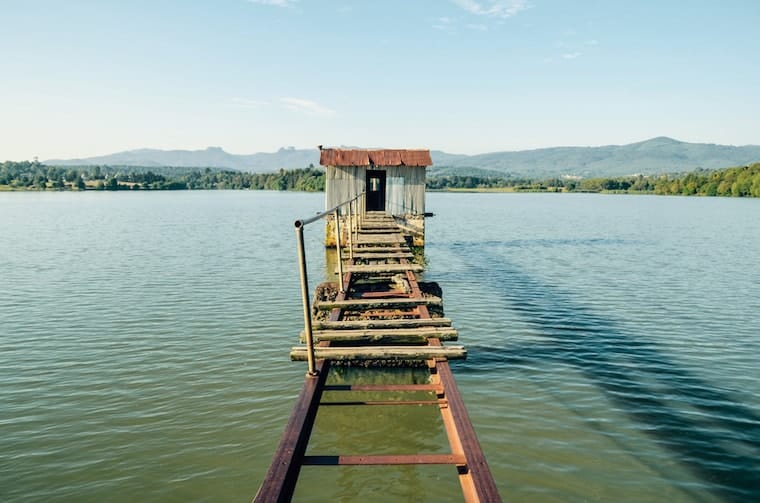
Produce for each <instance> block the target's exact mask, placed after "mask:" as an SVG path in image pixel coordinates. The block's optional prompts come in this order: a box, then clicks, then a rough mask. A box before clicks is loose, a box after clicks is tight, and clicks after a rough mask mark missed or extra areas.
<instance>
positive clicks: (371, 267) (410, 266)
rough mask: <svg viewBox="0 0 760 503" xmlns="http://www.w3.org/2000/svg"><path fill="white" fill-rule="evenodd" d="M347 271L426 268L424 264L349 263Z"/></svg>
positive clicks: (419, 270)
mask: <svg viewBox="0 0 760 503" xmlns="http://www.w3.org/2000/svg"><path fill="white" fill-rule="evenodd" d="M345 270H346V271H349V272H358V273H365V274H366V273H384V272H406V271H413V272H421V271H424V270H425V266H424V265H422V264H372V265H347V266H346V267H345Z"/></svg>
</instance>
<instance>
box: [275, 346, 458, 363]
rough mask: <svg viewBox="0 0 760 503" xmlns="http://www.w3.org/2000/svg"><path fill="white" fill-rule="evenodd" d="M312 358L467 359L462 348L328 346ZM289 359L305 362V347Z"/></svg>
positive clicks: (293, 351)
mask: <svg viewBox="0 0 760 503" xmlns="http://www.w3.org/2000/svg"><path fill="white" fill-rule="evenodd" d="M314 356H315V358H317V359H320V360H322V359H324V360H430V359H435V358H446V359H449V360H464V359H465V358H467V350H466V349H465V348H464V346H363V347H362V346H354V347H345V348H341V347H337V348H333V347H329V346H328V347H317V348H314ZM290 359H291V360H293V361H305V360H306V347H303V346H298V347H294V348H292V349H291V351H290Z"/></svg>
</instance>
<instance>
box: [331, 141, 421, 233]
mask: <svg viewBox="0 0 760 503" xmlns="http://www.w3.org/2000/svg"><path fill="white" fill-rule="evenodd" d="M320 154H321V155H320V159H319V163H320V164H321V165H322V166H325V170H326V172H325V208H332V207H334V206H337V205H338V204H340V203H342V202H344V201H347V200H349V199H351V198H352V197H354V196H356V195H358V194H361V193H362V192H366V202H365V204H366V211H384V212H385V213H386V214H388V215H391V216H393V217H394V218H395V220H396V222H397V223H398V224H399V226H401V228H402V229H403V230H404V231H405V232H406V233H407V234H408V235H409V236H410V237H411V240H412V244H413V245H414V246H424V244H425V168H426V167H427V166H431V165H432V164H433V161H432V160H431V158H430V151H429V150H388V149H385V150H363V149H337V148H326V149H322V148H321V147H320ZM341 223H342V222H341ZM333 225H334V224H333ZM330 227H331V225H330V222H329V221H328V229H327V233H326V239H325V243H326V244H327V245H330V244H332V245H334V244H335V238H334V237H332V236H333V234H332V232H331V231H330ZM344 228H345V226H344Z"/></svg>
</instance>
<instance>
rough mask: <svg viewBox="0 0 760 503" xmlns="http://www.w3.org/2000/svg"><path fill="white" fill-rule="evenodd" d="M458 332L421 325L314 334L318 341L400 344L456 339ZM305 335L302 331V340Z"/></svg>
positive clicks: (316, 331)
mask: <svg viewBox="0 0 760 503" xmlns="http://www.w3.org/2000/svg"><path fill="white" fill-rule="evenodd" d="M458 335H459V334H458V332H457V331H456V329H454V328H451V327H420V328H392V329H366V330H315V331H312V336H313V337H314V340H315V341H316V342H319V341H331V342H353V343H366V344H372V343H374V344H377V343H384V344H400V343H419V344H423V343H426V342H427V340H428V339H431V338H436V339H440V340H442V341H455V340H457V338H458ZM304 340H305V335H304V332H301V342H304Z"/></svg>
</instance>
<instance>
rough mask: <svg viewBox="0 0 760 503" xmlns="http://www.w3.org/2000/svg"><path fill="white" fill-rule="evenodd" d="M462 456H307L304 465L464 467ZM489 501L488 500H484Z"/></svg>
mask: <svg viewBox="0 0 760 503" xmlns="http://www.w3.org/2000/svg"><path fill="white" fill-rule="evenodd" d="M465 462H466V461H465V459H464V456H462V455H460V454H396V455H374V456H372V455H365V456H305V457H304V465H319V466H337V465H464V464H465ZM482 501H488V500H482Z"/></svg>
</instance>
